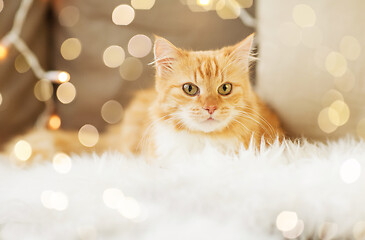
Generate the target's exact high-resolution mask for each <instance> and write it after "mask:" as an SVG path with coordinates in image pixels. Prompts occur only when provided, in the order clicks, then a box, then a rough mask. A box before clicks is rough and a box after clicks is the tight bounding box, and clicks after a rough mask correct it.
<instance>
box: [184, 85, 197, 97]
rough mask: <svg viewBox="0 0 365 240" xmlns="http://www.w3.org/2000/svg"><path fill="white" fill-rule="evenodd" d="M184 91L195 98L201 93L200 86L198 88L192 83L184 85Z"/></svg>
mask: <svg viewBox="0 0 365 240" xmlns="http://www.w3.org/2000/svg"><path fill="white" fill-rule="evenodd" d="M183 90H184V92H185V93H186V94H188V95H189V96H195V95H197V94H198V93H199V88H198V86H196V85H194V84H192V83H185V84H184V85H183Z"/></svg>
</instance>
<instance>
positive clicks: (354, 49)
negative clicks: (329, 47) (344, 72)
mask: <svg viewBox="0 0 365 240" xmlns="http://www.w3.org/2000/svg"><path fill="white" fill-rule="evenodd" d="M340 52H341V53H342V54H343V55H344V56H345V57H346V58H347V59H348V60H352V61H354V60H356V59H358V57H359V56H360V53H361V44H360V42H359V40H357V39H356V38H355V37H353V36H344V37H343V38H342V40H341V43H340Z"/></svg>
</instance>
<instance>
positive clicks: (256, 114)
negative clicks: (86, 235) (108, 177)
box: [8, 35, 283, 158]
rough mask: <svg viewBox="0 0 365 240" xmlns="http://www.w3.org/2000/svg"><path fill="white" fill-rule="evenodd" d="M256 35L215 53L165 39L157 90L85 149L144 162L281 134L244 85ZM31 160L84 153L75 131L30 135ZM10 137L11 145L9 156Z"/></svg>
mask: <svg viewBox="0 0 365 240" xmlns="http://www.w3.org/2000/svg"><path fill="white" fill-rule="evenodd" d="M252 42H253V35H250V36H249V37H247V38H246V39H245V40H243V41H242V42H240V43H238V44H236V45H234V46H230V47H225V48H222V49H220V50H215V51H197V52H193V51H185V50H182V49H179V48H177V47H175V46H174V45H172V44H171V43H170V42H169V41H167V40H166V39H164V38H160V37H157V38H156V41H155V47H154V53H155V65H156V84H155V89H150V90H144V91H141V92H139V93H138V94H137V95H136V96H135V98H134V100H133V101H132V103H131V104H130V106H129V108H128V109H127V110H126V113H125V118H124V120H123V122H122V123H121V124H120V125H115V126H113V127H111V128H110V129H109V130H108V131H107V132H106V133H105V134H104V135H103V136H102V137H101V139H100V141H99V143H98V144H97V145H96V147H94V148H93V149H90V150H93V151H95V150H100V151H105V150H107V149H117V150H120V151H121V152H132V153H141V152H143V153H144V154H146V155H147V156H148V157H149V158H155V157H165V156H169V155H171V154H173V153H177V154H178V153H180V152H185V153H186V152H189V153H192V152H196V151H201V150H202V149H203V147H204V146H205V145H206V144H209V145H211V146H213V147H215V148H216V149H218V150H219V151H222V152H237V151H238V149H239V148H240V147H241V146H242V145H243V146H244V147H246V148H247V147H248V146H249V144H250V142H251V140H252V141H253V143H255V144H256V146H259V145H260V142H261V139H263V140H264V141H265V142H266V143H269V144H270V143H272V142H273V141H274V140H275V139H279V140H281V139H282V137H283V133H282V130H281V128H280V123H279V120H278V118H277V116H276V115H275V114H274V113H273V112H272V111H271V110H270V109H269V108H268V107H267V106H266V105H265V104H264V103H263V102H262V101H261V100H260V99H259V98H258V96H257V95H256V94H255V92H254V91H253V89H252V86H251V84H250V81H249V63H250V50H251V45H252ZM21 138H22V139H25V140H27V141H28V142H30V144H31V145H32V148H33V157H36V155H39V156H41V157H42V158H51V157H52V155H53V154H55V153H56V152H66V153H71V152H76V153H79V152H82V151H85V147H82V146H81V145H80V144H79V143H78V139H77V133H76V132H66V131H39V130H33V131H31V132H30V133H28V134H26V135H25V136H21ZM19 139H20V138H18V139H16V140H14V141H13V142H12V143H10V144H9V145H8V150H9V151H12V149H13V146H14V143H15V142H16V141H17V140H19Z"/></svg>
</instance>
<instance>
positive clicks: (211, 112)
mask: <svg viewBox="0 0 365 240" xmlns="http://www.w3.org/2000/svg"><path fill="white" fill-rule="evenodd" d="M203 108H204V109H205V110H207V111H208V113H209V114H213V113H214V111H215V110H217V106H216V105H209V106H204V107H203Z"/></svg>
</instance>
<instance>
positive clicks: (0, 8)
mask: <svg viewBox="0 0 365 240" xmlns="http://www.w3.org/2000/svg"><path fill="white" fill-rule="evenodd" d="M3 9H4V1H3V0H0V12H1V11H2V10H3Z"/></svg>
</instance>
